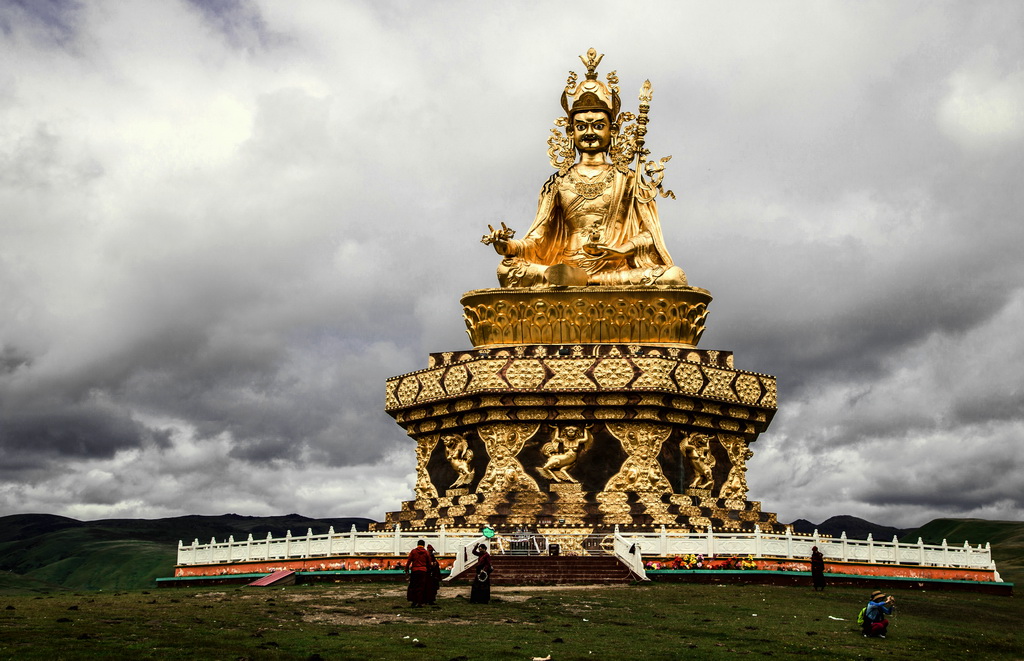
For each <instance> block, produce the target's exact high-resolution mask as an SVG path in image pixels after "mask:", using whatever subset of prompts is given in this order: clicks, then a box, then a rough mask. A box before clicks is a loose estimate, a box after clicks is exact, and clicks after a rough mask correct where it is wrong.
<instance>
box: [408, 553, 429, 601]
mask: <svg viewBox="0 0 1024 661" xmlns="http://www.w3.org/2000/svg"><path fill="white" fill-rule="evenodd" d="M426 544H427V543H426V542H425V541H423V540H422V539H421V540H419V541H418V542H416V548H414V549H413V550H411V551H409V557H408V558H406V560H405V573H406V574H407V575H408V576H409V589H408V590H406V593H405V598H406V599H408V600H409V601H410V602H411V603H412V607H413V608H419V607H421V606H422V605H423V604H424V603H426V592H427V582H428V580H429V578H430V554H429V553H427V549H426V548H424V547H425V546H426Z"/></svg>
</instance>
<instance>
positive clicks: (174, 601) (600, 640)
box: [0, 584, 1024, 661]
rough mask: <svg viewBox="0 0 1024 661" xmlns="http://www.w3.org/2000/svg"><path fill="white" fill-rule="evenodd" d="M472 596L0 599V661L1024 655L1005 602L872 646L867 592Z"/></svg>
mask: <svg viewBox="0 0 1024 661" xmlns="http://www.w3.org/2000/svg"><path fill="white" fill-rule="evenodd" d="M467 593H468V589H467V588H466V587H465V586H456V587H445V588H443V589H442V594H441V597H440V599H439V606H438V607H437V608H429V607H428V608H422V609H412V608H409V607H408V604H407V602H406V601H405V599H404V593H403V588H402V587H399V586H394V585H390V586H385V585H381V584H377V585H372V584H371V585H350V584H346V585H341V586H322V585H314V586H292V587H288V588H276V589H275V588H235V587H231V588H227V589H223V588H222V589H196V588H191V589H188V588H167V589H161V590H151V591H141V592H122V593H107V592H91V593H85V592H79V593H60V594H50V595H39V594H37V595H19V596H10V595H8V596H0V631H2V635H0V658H2V659H88V658H130V659H194V658H206V659H318V658H322V659H403V660H404V659H410V660H417V659H423V660H427V659H429V660H439V659H440V660H449V659H451V660H456V659H457V660H460V661H470V660H475V659H488V660H492V659H533V658H534V657H540V658H543V657H546V656H549V655H550V657H551V659H552V661H566V660H570V659H612V660H615V659H623V660H644V661H650V660H658V659H682V658H694V659H734V658H736V657H737V656H743V655H751V656H753V657H758V658H760V657H774V658H780V659H789V658H802V659H867V658H874V659H914V660H915V661H919V660H921V659H944V660H947V659H949V660H952V659H970V660H971V661H977V660H979V659H1020V658H1024V642H1022V641H1024V637H1022V635H1021V633H1020V623H1021V622H1024V605H1022V603H1021V601H1020V600H1019V599H1015V598H1012V597H995V596H988V595H974V594H954V593H936V592H920V591H917V592H910V591H908V592H902V593H896V596H897V599H898V609H897V615H896V616H895V617H894V618H893V623H892V626H891V629H890V635H889V636H888V637H887V638H886V639H884V640H881V639H866V638H863V637H862V636H861V634H860V632H859V630H858V628H857V625H856V623H855V621H854V620H855V618H856V613H857V611H858V610H859V609H860V607H861V606H862V602H864V601H866V595H865V591H864V590H852V589H831V588H830V589H828V590H826V591H825V592H822V593H815V592H813V591H812V590H811V589H809V588H794V587H769V586H705V585H683V584H674V585H669V584H655V585H651V584H645V585H634V586H625V587H600V588H598V587H589V588H588V587H575V588H560V589H559V588H551V587H547V588H529V589H528V588H515V587H509V588H495V589H494V592H493V596H494V599H493V601H492V603H491V604H489V605H486V606H481V605H473V604H469V603H468V601H467V600H466V598H465V596H466V595H467ZM833 618H843V619H841V620H840V619H833Z"/></svg>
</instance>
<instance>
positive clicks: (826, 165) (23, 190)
mask: <svg viewBox="0 0 1024 661" xmlns="http://www.w3.org/2000/svg"><path fill="white" fill-rule="evenodd" d="M19 7H20V8H19ZM61 7H64V9H63V10H61V11H56V10H55V11H54V12H49V13H48V12H45V11H42V10H39V9H38V6H34V5H31V4H29V5H26V6H25V7H21V5H19V6H18V7H14V6H9V7H3V8H0V30H2V31H3V34H4V39H3V40H0V58H2V59H3V61H4V63H5V65H6V66H5V67H3V70H2V71H0V213H2V215H3V218H2V222H0V282H2V284H3V287H2V288H0V445H2V447H3V450H2V451H3V452H4V462H3V465H2V466H0V472H2V475H3V477H4V480H5V482H4V486H3V487H0V513H7V512H17V511H49V512H54V513H59V514H68V515H72V516H80V517H84V518H91V517H96V516H162V515H174V514H183V513H190V512H201V513H217V512H220V511H230V510H234V511H238V512H242V513H247V514H265V513H272V512H282V511H300V512H301V513H303V514H307V515H321V514H323V515H372V516H380V515H381V514H382V513H383V511H385V510H387V509H392V508H395V507H397V506H398V503H399V502H400V501H401V500H402V499H404V498H407V497H409V496H410V495H411V485H412V482H411V479H412V476H411V472H412V468H413V456H412V449H411V441H409V440H408V439H407V438H405V437H404V434H403V432H402V430H401V429H400V428H399V427H398V426H397V425H395V424H394V423H393V422H392V421H391V420H390V418H388V417H387V416H386V415H385V414H384V413H383V410H382V408H383V387H384V386H383V384H384V380H385V379H386V378H387V377H389V376H392V375H395V374H399V373H403V372H407V371H412V370H415V369H420V368H423V367H425V366H426V353H427V352H430V351H444V350H451V349H459V348H465V347H467V346H468V341H467V339H466V336H465V332H464V324H463V322H462V320H461V311H460V310H459V305H458V298H459V296H460V295H461V294H462V293H463V292H464V291H466V290H470V289H477V288H483V287H490V286H493V285H494V284H495V279H494V269H495V266H496V262H497V259H496V257H495V255H494V254H493V251H490V250H488V249H487V248H486V247H484V246H482V245H480V244H479V243H478V239H479V236H480V235H481V234H482V233H483V231H484V230H485V228H486V225H487V224H488V223H491V224H494V223H496V222H498V221H500V220H504V221H506V222H508V224H509V225H511V226H512V227H515V228H516V229H518V230H519V231H520V232H522V231H524V230H525V229H526V227H527V226H528V225H529V222H530V219H531V216H532V214H533V213H534V208H535V203H536V194H537V191H538V190H539V188H540V185H541V183H542V181H543V180H544V179H545V178H546V177H547V176H548V175H549V173H550V171H551V170H550V168H549V167H548V165H547V156H546V154H545V150H546V146H545V140H546V138H547V132H548V129H549V128H550V127H551V121H552V119H554V118H555V117H556V116H557V115H558V114H560V108H559V105H558V94H559V92H560V90H561V87H562V85H564V81H565V75H566V72H567V70H568V69H575V70H577V71H579V70H580V64H579V61H578V59H577V57H576V56H577V54H578V53H580V52H582V51H583V50H585V49H586V48H587V47H589V46H591V45H593V46H594V47H596V48H598V49H599V50H600V51H601V52H604V53H605V54H606V58H605V62H604V67H606V68H609V69H612V68H613V69H616V70H617V71H618V73H619V77H620V79H621V81H622V83H621V86H622V89H623V96H624V98H625V99H626V100H627V105H631V104H632V103H634V102H633V100H632V98H633V95H634V93H635V90H636V89H637V88H638V87H639V84H640V83H641V82H642V81H643V79H645V78H650V79H651V80H652V82H653V83H654V86H655V98H654V102H653V104H652V124H651V132H650V134H649V136H648V137H649V145H650V147H651V148H652V149H653V150H654V151H655V154H656V155H658V156H660V155H664V154H673V155H674V158H673V160H672V162H671V163H670V164H669V169H668V180H667V182H666V183H667V184H668V185H669V187H670V188H673V189H675V191H676V193H677V194H678V195H679V200H677V201H674V202H672V201H665V202H664V203H663V204H662V205H661V212H662V217H663V222H664V226H665V233H666V237H667V240H668V243H669V248H670V251H671V252H672V254H673V256H674V257H675V259H676V260H677V262H679V263H680V265H682V266H683V267H684V268H685V269H686V270H687V272H688V274H689V275H690V279H691V282H693V283H694V284H695V285H698V286H703V287H707V288H709V289H710V290H711V291H712V293H713V294H714V295H715V297H716V298H715V302H714V304H713V305H712V313H711V319H710V325H709V330H708V332H707V334H706V335H705V337H704V339H703V341H702V346H704V347H706V348H712V349H725V350H733V351H735V352H736V356H737V358H736V360H737V366H738V367H740V368H742V369H751V370H756V371H767V372H772V373H775V374H776V375H777V376H778V377H779V384H780V405H781V410H780V412H779V414H778V416H777V419H776V421H775V423H774V425H773V427H772V429H771V430H770V431H769V432H768V433H767V434H766V435H765V436H764V437H763V438H762V439H761V440H760V441H758V443H757V444H756V445H755V450H756V451H757V452H758V454H757V456H756V457H755V459H754V460H753V464H752V468H751V483H752V486H753V493H752V496H753V497H755V498H760V499H762V500H763V501H764V506H765V509H766V510H773V509H777V510H779V511H780V512H781V513H782V514H783V516H784V518H786V517H788V518H795V517H805V518H807V517H812V518H813V517H814V516H819V515H820V516H826V515H830V514H837V513H850V514H857V515H861V516H867V517H868V518H871V517H872V516H875V517H877V518H879V519H880V521H881V522H883V523H889V522H894V521H896V520H899V521H900V522H901V523H907V522H911V523H913V522H917V521H916V520H915V521H910V519H913V518H915V517H919V516H920V517H923V516H930V515H932V514H933V513H941V512H944V511H948V512H952V511H966V512H984V513H986V515H989V516H1002V517H1019V516H1020V504H1019V502H1017V500H1016V499H1015V497H1014V496H1013V495H1012V493H1011V492H1010V491H1008V490H1007V489H1009V488H1010V487H1013V486H1014V485H1015V482H1014V479H1013V478H1012V472H1011V473H1009V474H1008V476H1007V477H1006V478H1005V480H1003V482H1004V483H1005V485H1008V486H1007V487H1006V488H999V487H998V485H997V486H996V487H992V488H990V487H989V486H985V488H981V487H979V486H977V485H975V484H974V483H973V480H974V479H975V473H973V472H972V471H971V470H968V468H967V467H969V466H982V467H986V466H989V465H990V464H989V463H988V462H989V454H986V453H988V452H991V451H993V449H995V452H996V455H995V456H998V457H1000V458H1002V460H1003V461H1004V464H1005V466H1008V467H1011V468H1019V466H1020V457H1019V456H1018V454H1017V453H1016V452H1015V450H1014V449H1013V447H1014V445H1013V443H1014V439H1015V438H1018V437H1019V433H1018V432H1019V425H1020V420H1021V418H1020V415H1019V409H1020V407H1019V406H1017V405H1018V404H1019V397H1020V395H1019V389H1017V387H1016V385H1015V384H1016V381H1017V379H1016V374H1015V372H1014V371H1013V369H1012V365H1013V364H1015V362H1014V361H1015V359H1016V358H1018V357H1019V355H1020V353H1021V350H1022V349H1021V346H1022V345H1021V343H1020V340H1019V339H1018V335H1019V333H1018V332H1017V329H1018V328H1019V326H1020V319H1018V317H1019V311H1018V308H1019V303H1020V299H1019V294H1017V293H1015V292H1016V291H1017V290H1019V289H1020V287H1021V283H1022V282H1024V269H1022V267H1021V261H1020V259H1019V255H1018V254H1017V252H1018V249H1017V246H1019V245H1021V243H1022V242H1024V228H1022V225H1021V223H1020V222H1019V215H1020V213H1019V210H1020V209H1021V208H1024V199H1022V195H1024V193H1022V192H1021V190H1022V187H1020V186H1019V184H1018V183H1017V182H1016V179H1017V178H1019V174H1018V173H1019V172H1020V171H1021V168H1022V166H1024V163H1022V162H1021V161H1022V160H1024V159H1022V153H1024V152H1021V150H1019V149H1014V148H1013V146H1014V145H1016V144H1019V140H1020V137H1021V131H1022V129H1021V123H1020V115H1019V112H1020V108H1021V107H1022V104H1021V78H1020V72H1019V71H1018V70H1017V68H1015V67H1016V64H1015V63H1017V62H1019V61H1020V58H1021V56H1022V45H1021V42H1020V39H1019V38H1018V35H1017V30H1016V28H1015V26H1016V24H1017V23H1019V21H1016V22H1015V21H1014V20H1013V18H1014V17H1016V18H1020V16H1019V14H1020V13H1021V10H1020V9H1018V8H1017V7H1016V6H1015V5H1005V4H996V3H993V4H989V3H981V4H980V5H972V7H970V8H967V7H960V6H958V5H934V6H928V7H923V8H922V7H904V6H902V5H898V4H896V5H886V4H872V5H857V6H853V5H847V4H841V3H818V4H815V5H813V7H808V6H806V5H773V6H771V7H766V6H764V5H761V4H759V3H750V4H741V5H736V6H735V7H724V8H723V7H717V6H713V5H708V4H705V3H675V2H673V3H662V4H659V3H655V4H654V5H652V6H650V7H649V12H627V13H625V14H623V13H622V12H621V6H620V5H618V4H615V3H612V2H605V3H597V4H596V5H592V6H591V11H589V12H587V13H585V14H583V15H581V13H580V12H579V11H578V10H577V8H575V7H574V6H572V5H570V4H559V3H555V4H551V3H544V4H540V3H524V4H512V5H509V4H505V5H501V6H497V5H495V6H481V5H480V4H479V3H470V2H451V3H441V4H430V5H425V4H422V3H419V4H416V3H409V4H401V5H395V4H392V3H384V4H382V3H372V2H366V3H332V2H323V3H317V2H303V3H298V4H296V3H290V4H289V3H279V2H266V3H227V4H217V5H209V4H205V3H181V4H175V3H162V2H132V3H117V2H109V3H104V2H97V3H88V4H83V5H81V6H77V5H76V6H72V5H67V6H64V5H61ZM652 17H657V20H652ZM509 26H514V27H515V29H509ZM566 35H569V37H568V38H567V37H566ZM951 45H955V46H956V47H955V48H953V47H951ZM1016 363H1017V364H1019V360H1016ZM886 457H896V458H897V459H898V460H899V462H901V463H900V464H899V465H893V464H892V463H891V462H887V461H886V460H885V459H886ZM917 466H920V467H921V471H920V472H922V473H924V472H929V473H931V474H940V473H941V474H942V476H943V480H941V481H940V480H937V481H936V484H937V485H941V489H942V490H944V494H943V496H942V498H939V497H937V496H936V497H935V498H933V499H931V500H929V499H928V496H929V493H930V492H929V486H928V484H929V483H928V481H927V480H924V479H918V478H916V477H915V473H914V471H915V470H917V469H916V468H915V467H917ZM1018 472H1019V470H1018ZM868 475H870V476H871V477H873V478H877V479H878V480H879V481H880V483H882V484H886V485H888V487H887V488H889V489H890V490H891V491H893V492H896V493H894V494H893V495H892V500H891V501H885V500H884V499H879V498H877V497H875V496H874V495H873V494H871V493H869V492H868V491H864V490H859V487H858V485H860V484H861V480H862V479H863V478H864V477H865V476H868ZM367 476H370V477H371V478H372V479H367ZM947 478H948V479H947ZM903 485H905V486H906V488H905V489H901V486H903ZM901 490H902V493H900V492H901ZM937 490H939V488H938V487H937V488H936V491H937ZM949 493H952V494H953V495H952V496H948V494H949ZM831 494H838V496H832V495H831ZM957 494H959V495H957ZM833 497H834V501H830V500H828V498H833ZM943 499H945V500H943ZM818 503H833V504H831V505H827V506H825V505H821V506H819V505H818ZM958 508H959V509H958Z"/></svg>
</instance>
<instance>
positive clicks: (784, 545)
mask: <svg viewBox="0 0 1024 661" xmlns="http://www.w3.org/2000/svg"><path fill="white" fill-rule="evenodd" d="M621 534H622V537H624V538H625V539H627V540H629V541H630V542H631V543H635V544H637V545H639V546H640V548H641V550H642V553H643V554H645V555H654V556H662V557H674V556H683V555H687V554H693V555H698V554H702V555H704V557H705V558H713V557H715V556H753V557H755V558H779V559H799V560H807V559H808V558H810V557H811V547H812V546H817V547H818V551H820V552H821V554H822V555H823V556H825V559H826V560H833V561H837V562H866V563H878V564H898V565H921V566H935V567H961V568H969V569H995V563H994V562H992V549H991V546H990V545H989V544H985V546H984V547H982V546H981V545H980V544H979V545H978V546H977V547H972V546H971V545H970V544H968V543H967V542H964V545H963V546H949V545H948V544H947V543H946V540H942V544H941V545H934V544H925V543H924V542H923V541H922V540H921V538H918V540H917V542H916V543H911V544H908V543H905V542H900V541H899V540H898V539H897V538H896V537H893V538H892V541H891V542H882V541H876V540H874V539H873V538H872V536H871V535H870V534H869V535H868V538H867V539H866V540H854V539H848V538H847V537H846V533H845V532H844V533H843V534H842V535H840V536H839V537H828V536H822V535H819V534H818V531H817V530H815V531H814V534H812V535H794V534H793V533H791V532H788V531H787V532H786V533H784V534H781V535H779V534H767V533H763V532H761V530H760V528H755V529H754V532H753V533H721V532H719V533H715V532H712V531H711V530H710V529H709V530H708V531H707V532H703V533H684V534H680V533H675V532H669V531H667V530H666V529H665V528H664V527H663V528H662V529H661V531H660V532H655V533H621Z"/></svg>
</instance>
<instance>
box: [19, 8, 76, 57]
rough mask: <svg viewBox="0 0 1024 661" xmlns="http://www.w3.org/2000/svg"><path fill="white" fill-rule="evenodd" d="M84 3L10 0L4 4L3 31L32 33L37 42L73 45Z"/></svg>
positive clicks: (64, 45)
mask: <svg viewBox="0 0 1024 661" xmlns="http://www.w3.org/2000/svg"><path fill="white" fill-rule="evenodd" d="M81 12H82V3H81V2H76V0H7V2H4V3H3V4H2V5H0V32H2V33H3V34H4V35H5V36H7V37H11V36H14V35H15V33H22V32H28V33H29V34H30V35H31V37H32V38H33V39H38V40H42V41H48V42H51V43H54V44H56V45H59V46H63V47H66V46H69V45H70V44H71V43H72V42H73V41H74V39H75V37H76V34H77V30H78V28H77V25H76V22H77V21H78V20H79V18H80V13H81Z"/></svg>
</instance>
